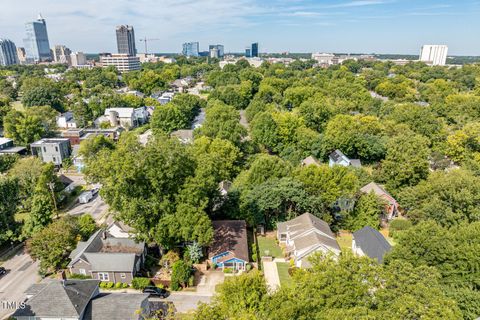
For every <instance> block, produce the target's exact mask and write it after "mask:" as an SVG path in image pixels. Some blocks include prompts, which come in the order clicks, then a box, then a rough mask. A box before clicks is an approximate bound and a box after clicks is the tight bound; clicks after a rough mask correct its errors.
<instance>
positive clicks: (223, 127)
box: [196, 100, 247, 145]
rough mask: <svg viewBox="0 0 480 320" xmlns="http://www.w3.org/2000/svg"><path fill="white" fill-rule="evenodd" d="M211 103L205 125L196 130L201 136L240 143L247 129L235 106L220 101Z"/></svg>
mask: <svg viewBox="0 0 480 320" xmlns="http://www.w3.org/2000/svg"><path fill="white" fill-rule="evenodd" d="M213 101H214V102H212V103H210V104H209V106H208V108H207V110H206V116H205V122H204V124H203V126H202V127H201V128H199V129H197V130H198V131H197V132H196V133H197V134H198V135H199V136H207V137H210V138H220V139H225V140H229V141H231V142H233V143H234V144H235V145H239V144H240V142H241V141H242V139H243V138H244V137H245V136H246V135H247V131H246V130H245V128H244V127H243V126H242V125H241V124H240V114H239V113H238V111H237V110H235V108H234V107H232V106H228V105H226V104H224V103H223V102H220V101H215V100H213Z"/></svg>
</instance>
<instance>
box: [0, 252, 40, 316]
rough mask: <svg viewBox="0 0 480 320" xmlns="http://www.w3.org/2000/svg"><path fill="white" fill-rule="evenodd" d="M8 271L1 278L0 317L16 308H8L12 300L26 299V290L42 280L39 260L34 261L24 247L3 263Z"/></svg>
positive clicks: (18, 301) (20, 300)
mask: <svg viewBox="0 0 480 320" xmlns="http://www.w3.org/2000/svg"><path fill="white" fill-rule="evenodd" d="M2 266H3V267H4V268H5V269H7V271H8V273H7V274H6V275H5V276H3V277H2V278H0V319H5V318H6V317H7V316H8V315H10V314H12V313H13V312H14V311H15V310H14V309H11V308H8V306H7V303H8V304H12V302H16V303H20V302H22V301H24V300H25V298H26V297H25V294H24V292H25V290H27V289H28V288H29V287H30V286H31V285H32V284H34V283H37V282H38V281H39V280H40V277H39V276H38V261H37V262H33V261H32V259H31V258H30V256H29V255H28V254H26V253H24V252H23V250H22V249H20V251H19V252H18V253H17V254H16V255H15V256H13V257H12V258H10V259H9V260H8V261H6V262H5V263H4V264H3V265H2Z"/></svg>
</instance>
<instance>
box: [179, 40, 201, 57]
mask: <svg viewBox="0 0 480 320" xmlns="http://www.w3.org/2000/svg"><path fill="white" fill-rule="evenodd" d="M198 52H199V44H198V42H186V43H184V44H183V50H182V54H183V55H184V56H186V57H198Z"/></svg>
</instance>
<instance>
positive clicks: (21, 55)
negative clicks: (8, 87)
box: [17, 47, 27, 64]
mask: <svg viewBox="0 0 480 320" xmlns="http://www.w3.org/2000/svg"><path fill="white" fill-rule="evenodd" d="M17 57H18V62H20V64H24V63H25V62H27V54H26V53H25V48H24V47H17Z"/></svg>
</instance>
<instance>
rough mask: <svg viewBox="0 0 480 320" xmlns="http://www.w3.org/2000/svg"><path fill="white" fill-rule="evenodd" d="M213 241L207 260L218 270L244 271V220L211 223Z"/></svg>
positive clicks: (246, 253) (245, 257)
mask: <svg viewBox="0 0 480 320" xmlns="http://www.w3.org/2000/svg"><path fill="white" fill-rule="evenodd" d="M212 225H213V232H214V239H213V243H212V245H211V246H210V248H209V253H208V258H209V260H210V263H211V264H212V265H216V266H217V267H218V268H219V269H222V270H223V269H225V268H230V269H232V270H233V271H235V272H236V271H245V270H246V265H247V264H248V243H247V224H246V223H245V221H244V220H217V221H212Z"/></svg>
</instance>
